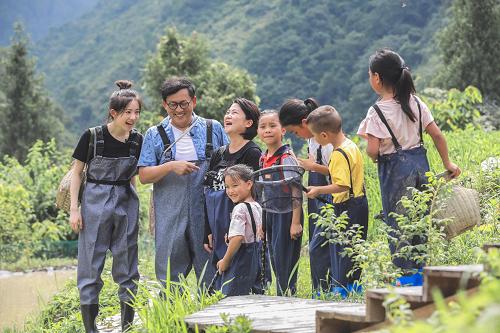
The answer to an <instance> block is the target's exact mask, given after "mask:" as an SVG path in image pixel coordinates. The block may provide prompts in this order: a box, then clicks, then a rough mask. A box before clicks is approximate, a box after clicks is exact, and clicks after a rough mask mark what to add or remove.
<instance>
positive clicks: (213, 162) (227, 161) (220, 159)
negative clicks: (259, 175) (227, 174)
mask: <svg viewBox="0 0 500 333" xmlns="http://www.w3.org/2000/svg"><path fill="white" fill-rule="evenodd" d="M221 149H222V150H224V152H223V153H222V154H221V153H220V152H221ZM261 154H262V152H261V150H260V148H259V146H258V145H257V144H255V143H254V142H253V141H248V142H247V143H246V144H245V145H244V146H243V147H241V149H240V150H238V151H237V152H235V153H232V154H231V153H230V152H229V149H228V146H224V147H221V148H219V150H217V151H216V152H215V153H214V154H213V155H212V158H211V159H210V164H209V167H208V171H207V175H206V177H205V183H204V184H205V185H207V186H210V187H212V188H213V189H216V190H223V189H224V188H225V186H224V179H223V177H222V172H223V171H224V170H225V169H226V168H227V167H230V166H232V165H235V164H246V165H248V166H249V167H251V168H252V169H253V170H254V171H256V170H258V169H259V160H260V156H261Z"/></svg>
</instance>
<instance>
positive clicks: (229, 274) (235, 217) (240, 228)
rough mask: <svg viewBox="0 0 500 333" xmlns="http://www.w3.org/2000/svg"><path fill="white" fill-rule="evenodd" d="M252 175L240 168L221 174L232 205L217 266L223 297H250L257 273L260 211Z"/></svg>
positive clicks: (229, 168) (243, 167) (250, 172)
mask: <svg viewBox="0 0 500 333" xmlns="http://www.w3.org/2000/svg"><path fill="white" fill-rule="evenodd" d="M252 174H253V170H252V168H250V167H249V166H247V165H244V164H236V165H234V166H231V167H228V168H227V169H226V170H225V171H224V180H225V186H226V193H227V196H228V197H229V199H231V201H233V202H234V204H235V206H234V208H233V211H232V213H231V223H230V225H229V232H228V234H227V239H228V247H227V251H226V254H225V255H224V257H223V258H222V259H221V260H219V262H217V269H218V271H219V273H220V274H221V275H222V293H223V294H224V295H227V296H237V295H248V294H250V292H251V291H252V287H253V286H254V285H255V281H256V279H257V274H258V271H259V250H258V249H259V247H258V244H259V243H258V239H259V238H261V237H262V208H261V207H260V205H259V204H258V203H257V202H255V200H254V199H253V197H252V186H253V180H252Z"/></svg>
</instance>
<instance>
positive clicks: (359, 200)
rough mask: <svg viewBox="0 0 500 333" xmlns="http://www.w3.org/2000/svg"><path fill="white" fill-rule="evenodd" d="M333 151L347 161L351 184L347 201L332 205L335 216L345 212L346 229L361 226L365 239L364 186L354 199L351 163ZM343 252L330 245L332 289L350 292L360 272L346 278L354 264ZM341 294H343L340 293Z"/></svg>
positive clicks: (366, 203) (366, 207)
mask: <svg viewBox="0 0 500 333" xmlns="http://www.w3.org/2000/svg"><path fill="white" fill-rule="evenodd" d="M335 150H336V151H338V152H340V153H341V154H342V155H343V156H344V158H345V159H346V160H347V165H348V166H349V180H350V183H351V187H350V188H349V199H347V200H346V201H343V202H339V203H334V204H333V207H334V210H335V215H336V216H340V214H342V213H343V212H347V216H349V223H348V224H347V227H346V228H350V227H351V226H352V225H354V224H357V225H360V226H362V227H363V239H366V236H367V232H368V200H367V199H366V195H365V190H364V185H363V194H362V195H360V196H358V197H355V196H354V190H353V182H352V169H351V163H350V162H349V157H348V156H347V154H346V153H345V152H344V151H343V150H342V149H341V148H336V149H335ZM332 155H333V153H332ZM343 250H344V246H342V245H340V244H335V243H333V244H331V245H330V255H331V269H332V284H333V286H334V288H341V289H345V288H347V289H348V290H349V291H350V290H351V288H352V287H353V285H352V284H353V283H354V282H355V281H356V280H359V277H360V276H361V270H359V269H358V270H356V271H355V272H354V274H352V275H351V276H349V277H348V276H347V274H348V273H349V272H350V271H351V270H352V268H353V266H354V264H353V262H352V260H351V258H350V257H348V256H347V255H345V256H343V255H342V254H341V253H342V251H343ZM341 293H342V294H343V292H342V291H341Z"/></svg>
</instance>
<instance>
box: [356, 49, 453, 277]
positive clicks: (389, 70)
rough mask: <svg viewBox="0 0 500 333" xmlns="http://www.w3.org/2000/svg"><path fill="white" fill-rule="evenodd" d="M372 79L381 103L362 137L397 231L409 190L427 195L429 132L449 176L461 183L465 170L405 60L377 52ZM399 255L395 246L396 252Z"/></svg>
mask: <svg viewBox="0 0 500 333" xmlns="http://www.w3.org/2000/svg"><path fill="white" fill-rule="evenodd" d="M368 74H369V81H370V85H371V87H372V89H373V90H374V91H375V92H376V93H377V94H378V95H379V96H380V98H379V100H378V101H377V103H376V104H374V105H373V106H372V107H370V109H369V110H368V114H367V115H366V118H365V119H364V120H363V121H362V122H361V125H360V126H359V129H358V134H359V135H361V136H362V137H364V138H365V139H367V140H368V146H367V148H366V152H367V153H368V155H369V156H370V157H371V159H372V160H373V161H374V162H376V163H377V164H378V175H379V180H380V189H381V194H382V206H383V210H384V217H385V222H386V223H387V224H388V225H389V226H391V227H392V228H394V229H397V228H398V227H397V223H396V221H395V219H394V217H392V216H391V215H390V213H391V212H396V213H399V214H402V213H404V210H403V209H402V207H401V205H400V204H398V202H399V200H400V199H401V197H402V196H403V195H406V194H407V191H408V190H407V188H408V187H414V188H417V189H422V186H423V185H424V184H426V183H427V178H426V176H425V173H426V172H427V171H429V163H428V161H427V156H426V150H425V148H424V147H423V138H422V135H423V131H424V130H425V132H427V133H428V134H429V135H430V136H431V138H432V140H433V141H434V145H435V146H436V149H437V150H438V152H439V155H440V156H441V160H442V161H443V166H444V167H445V169H446V170H448V171H449V173H450V174H449V176H450V177H451V178H454V177H457V176H458V175H459V174H460V168H458V166H456V165H455V164H454V163H453V162H451V161H450V159H449V157H448V147H447V144H446V139H445V138H444V136H443V134H442V133H441V131H440V130H439V128H438V127H437V125H436V123H435V122H434V119H433V118H432V115H431V113H430V112H429V109H428V108H427V106H426V105H425V104H424V103H423V102H422V101H421V100H420V99H419V98H418V97H416V96H415V87H414V84H413V80H412V77H411V73H410V70H409V69H408V67H407V66H406V65H405V62H404V60H403V59H402V58H401V56H399V54H397V53H396V52H394V51H391V50H389V49H383V50H379V51H377V52H376V53H375V54H374V55H372V56H371V57H370V65H369V70H368ZM417 243H418V241H415V244H417ZM415 244H414V245H415ZM395 251H396V249H395V246H394V245H393V244H391V252H393V254H394V252H395ZM394 263H395V264H396V265H397V266H398V267H401V268H403V269H414V268H419V267H420V266H421V265H422V263H419V264H417V263H415V262H413V261H411V260H406V259H402V258H397V259H395V260H394Z"/></svg>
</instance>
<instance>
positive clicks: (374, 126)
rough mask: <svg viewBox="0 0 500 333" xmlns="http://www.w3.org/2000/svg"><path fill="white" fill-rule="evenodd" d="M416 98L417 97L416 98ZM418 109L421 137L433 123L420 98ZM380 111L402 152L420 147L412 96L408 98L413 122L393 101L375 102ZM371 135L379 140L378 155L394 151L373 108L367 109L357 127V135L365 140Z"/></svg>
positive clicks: (388, 134)
mask: <svg viewBox="0 0 500 333" xmlns="http://www.w3.org/2000/svg"><path fill="white" fill-rule="evenodd" d="M417 98H418V97H417ZM418 101H419V102H420V107H421V109H422V135H423V132H424V131H425V128H426V127H427V125H429V124H430V123H431V122H433V121H434V118H433V117H432V114H431V112H430V111H429V108H428V107H427V105H425V103H424V102H422V100H421V99H420V98H418ZM377 105H378V107H379V108H380V111H382V114H383V115H384V117H385V119H387V123H388V124H389V127H390V128H391V130H392V132H393V133H394V136H395V137H396V139H397V140H398V142H399V144H400V145H401V147H402V148H403V150H408V149H412V148H415V147H418V146H419V145H420V134H419V116H418V106H417V102H415V99H414V98H413V96H411V97H410V108H411V110H412V111H413V114H414V115H415V118H416V121H415V122H413V121H411V120H410V118H408V116H407V115H406V114H405V113H404V112H403V110H402V109H401V105H400V104H399V103H398V102H397V101H396V100H394V99H391V100H387V101H379V102H377ZM368 134H370V135H373V136H374V137H376V138H379V139H380V147H379V154H380V155H385V154H391V153H394V152H395V151H396V148H395V147H394V144H393V143H392V140H391V135H390V133H389V131H388V130H387V127H386V126H385V125H384V123H383V122H382V120H381V119H380V117H379V116H378V114H377V112H376V111H375V109H374V108H373V107H370V108H369V109H368V113H367V115H366V118H365V119H363V121H362V122H361V124H360V125H359V129H358V135H360V136H362V137H364V138H367V135H368Z"/></svg>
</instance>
